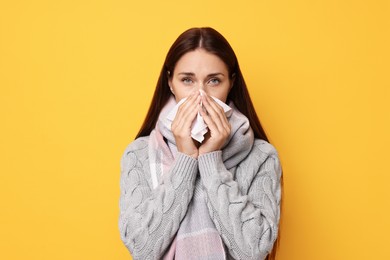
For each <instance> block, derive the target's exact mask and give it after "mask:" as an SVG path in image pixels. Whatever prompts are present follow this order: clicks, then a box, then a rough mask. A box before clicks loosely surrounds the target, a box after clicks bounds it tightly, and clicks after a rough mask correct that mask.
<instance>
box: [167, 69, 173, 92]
mask: <svg viewBox="0 0 390 260" xmlns="http://www.w3.org/2000/svg"><path fill="white" fill-rule="evenodd" d="M167 75H168V86H169V88H170V89H171V92H172V94H173V95H175V93H174V92H173V88H172V77H171V72H170V71H169V70H168V71H167Z"/></svg>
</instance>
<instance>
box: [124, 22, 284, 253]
mask: <svg viewBox="0 0 390 260" xmlns="http://www.w3.org/2000/svg"><path fill="white" fill-rule="evenodd" d="M176 109H177V110H176ZM202 123H204V124H205V125H206V126H207V128H206V130H205V131H206V133H205V134H204V132H202V134H201V135H203V134H204V137H201V138H200V139H203V140H199V139H198V140H199V141H196V140H195V139H194V135H193V132H192V130H193V129H194V127H195V125H197V124H202ZM281 175H282V171H281V166H280V161H279V157H278V153H277V151H276V150H275V148H274V147H273V146H272V145H271V144H270V143H269V142H268V139H267V136H266V134H265V132H264V130H263V128H262V126H261V124H260V121H259V119H258V117H257V115H256V112H255V109H254V107H253V104H252V101H251V99H250V97H249V93H248V90H247V87H246V84H245V81H244V78H243V76H242V74H241V71H240V68H239V65H238V61H237V58H236V55H235V53H234V51H233V49H232V48H231V46H230V45H229V43H228V42H227V41H226V39H225V38H224V37H223V36H222V35H221V34H219V33H218V32H217V31H215V30H214V29H212V28H192V29H189V30H187V31H185V32H184V33H182V34H181V35H180V36H179V37H178V39H177V40H176V41H175V42H174V44H173V45H172V47H171V48H170V50H169V52H168V54H167V57H166V60H165V62H164V65H163V68H162V70H161V74H160V77H159V79H158V82H157V87H156V90H155V93H154V96H153V100H152V102H151V105H150V108H149V111H148V114H147V116H146V119H145V121H144V123H143V125H142V127H141V129H140V131H139V133H138V135H137V136H136V139H135V140H134V141H133V142H132V143H130V144H129V145H128V146H127V147H126V149H125V151H124V154H123V157H122V159H121V181H120V184H121V197H120V217H119V229H120V234H121V239H122V241H123V242H124V244H125V245H126V247H127V248H128V249H129V251H130V252H131V255H132V257H133V259H142V260H143V259H179V260H181V259H184V260H187V259H273V258H274V255H275V248H276V246H275V247H274V242H275V241H276V240H277V237H278V230H279V229H278V226H279V219H280V202H281V177H282V176H281Z"/></svg>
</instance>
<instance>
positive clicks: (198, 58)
mask: <svg viewBox="0 0 390 260" xmlns="http://www.w3.org/2000/svg"><path fill="white" fill-rule="evenodd" d="M171 73H172V72H171ZM169 86H170V87H171V89H172V92H173V94H174V95H175V98H176V101H177V102H179V101H180V100H181V99H182V98H185V97H188V96H189V95H190V94H191V93H192V92H193V91H195V90H199V89H202V90H203V91H204V92H206V93H207V94H208V95H209V96H213V97H216V98H218V99H219V100H221V101H223V102H225V103H226V99H227V96H228V94H229V91H230V88H231V86H232V81H231V80H230V78H229V73H228V68H227V66H226V64H225V63H224V62H223V61H222V60H221V59H220V58H219V57H218V56H216V55H214V54H212V53H209V52H207V51H206V50H204V49H196V50H194V51H190V52H187V53H186V54H184V55H183V56H182V57H181V58H180V59H179V60H178V62H177V63H176V67H175V69H174V71H173V75H172V77H170V78H169Z"/></svg>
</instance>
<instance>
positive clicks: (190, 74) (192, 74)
mask: <svg viewBox="0 0 390 260" xmlns="http://www.w3.org/2000/svg"><path fill="white" fill-rule="evenodd" d="M178 75H185V76H195V73H193V72H180V73H178Z"/></svg>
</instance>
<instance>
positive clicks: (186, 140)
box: [171, 91, 200, 158]
mask: <svg viewBox="0 0 390 260" xmlns="http://www.w3.org/2000/svg"><path fill="white" fill-rule="evenodd" d="M199 109H200V94H199V91H196V92H193V93H192V94H191V95H190V96H189V97H188V98H187V99H186V101H184V102H183V104H181V105H180V107H179V109H178V110H177V113H176V116H175V119H174V120H173V122H172V126H171V129H172V133H173V136H174V137H175V141H176V146H177V150H178V151H179V152H181V153H185V154H187V155H189V156H192V157H194V158H198V154H199V151H198V147H197V146H196V143H195V142H196V141H194V140H193V139H192V137H191V125H192V122H193V121H194V119H195V117H196V115H197V114H198V111H199Z"/></svg>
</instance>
